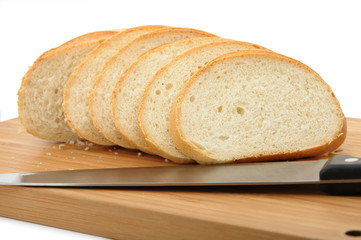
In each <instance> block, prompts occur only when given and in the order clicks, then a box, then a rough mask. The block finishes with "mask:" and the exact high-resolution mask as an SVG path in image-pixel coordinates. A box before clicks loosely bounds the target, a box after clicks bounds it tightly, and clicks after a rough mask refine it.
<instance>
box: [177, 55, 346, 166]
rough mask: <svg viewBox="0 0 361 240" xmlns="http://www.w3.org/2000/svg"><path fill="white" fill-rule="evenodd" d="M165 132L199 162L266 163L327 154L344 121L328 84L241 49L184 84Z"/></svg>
mask: <svg viewBox="0 0 361 240" xmlns="http://www.w3.org/2000/svg"><path fill="white" fill-rule="evenodd" d="M170 133H171V135H172V138H173V141H174V143H175V145H176V147H177V148H178V149H180V150H181V151H182V152H183V153H184V154H185V155H186V156H188V157H189V158H191V159H194V160H196V161H197V162H198V163H200V164H219V163H230V162H235V161H247V162H249V161H266V160H280V159H295V158H302V157H309V156H314V155H319V154H323V153H327V152H330V151H333V150H335V149H336V148H337V147H338V146H340V145H341V144H342V143H343V141H344V139H345V136H346V121H345V117H344V114H343V112H342V110H341V108H340V105H339V102H338V101H337V99H336V97H335V96H334V94H333V92H332V90H331V89H330V87H329V86H328V85H327V84H326V83H325V82H324V81H323V80H322V78H321V77H320V76H319V75H318V74H317V73H316V72H315V71H313V70H312V69H310V68H309V67H307V66H306V65H304V64H303V63H301V62H299V61H297V60H294V59H291V58H289V57H286V56H283V55H280V54H277V53H273V52H266V51H240V52H234V53H229V54H226V55H223V56H220V57H218V58H216V59H214V60H213V61H211V62H210V63H208V64H207V65H206V66H205V67H204V68H202V69H201V70H199V71H198V72H197V73H196V74H195V75H193V77H192V78H191V79H190V80H189V81H188V82H187V83H186V84H185V85H184V87H183V88H182V90H181V91H180V93H179V94H178V96H177V98H176V100H175V103H174V105H173V108H172V112H171V115H170Z"/></svg>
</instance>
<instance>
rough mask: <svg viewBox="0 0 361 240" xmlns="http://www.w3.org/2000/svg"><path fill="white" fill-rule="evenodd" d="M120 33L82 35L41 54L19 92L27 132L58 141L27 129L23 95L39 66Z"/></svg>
mask: <svg viewBox="0 0 361 240" xmlns="http://www.w3.org/2000/svg"><path fill="white" fill-rule="evenodd" d="M117 32H118V31H99V32H95V33H88V34H85V35H81V36H79V37H76V38H74V39H72V40H70V41H68V42H66V43H64V44H62V45H60V46H58V47H56V48H53V49H50V50H48V51H46V52H44V53H43V54H41V55H40V56H39V57H38V58H37V59H36V60H35V62H34V63H33V65H32V66H31V68H30V69H29V70H28V71H27V73H26V74H25V75H24V77H23V78H22V81H21V85H20V88H19V91H18V113H19V119H20V121H21V123H22V125H23V126H24V128H25V129H26V131H27V132H29V133H30V134H32V135H34V136H36V137H39V138H42V139H46V140H52V141H57V140H56V139H49V138H47V137H45V136H42V135H39V134H38V133H37V132H34V131H32V130H30V129H29V127H27V123H25V121H24V120H23V111H22V110H23V109H22V107H21V105H22V102H23V94H24V91H25V90H24V89H26V88H27V87H28V85H29V83H30V76H31V74H32V73H33V71H34V70H35V69H36V68H37V66H38V65H39V64H40V63H41V62H42V61H44V60H46V59H48V58H51V57H53V56H55V55H57V54H59V53H60V52H64V51H68V50H70V49H73V48H76V47H79V46H82V45H88V44H92V43H94V42H101V41H103V40H105V39H107V38H108V37H110V36H112V35H114V34H116V33H117Z"/></svg>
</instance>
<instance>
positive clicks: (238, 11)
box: [0, 0, 361, 240]
mask: <svg viewBox="0 0 361 240" xmlns="http://www.w3.org/2000/svg"><path fill="white" fill-rule="evenodd" d="M149 24H160V25H168V26H178V27H191V28H198V29H201V30H204V31H208V32H211V33H214V34H216V35H218V36H221V37H225V38H231V39H236V40H242V41H248V42H253V43H257V44H259V45H262V46H264V47H267V48H269V49H271V50H273V51H275V52H279V53H282V54H284V55H287V56H290V57H293V58H295V59H298V60H300V61H302V62H303V63H305V64H307V65H308V66H310V67H311V68H313V69H314V70H316V72H318V73H319V74H320V75H321V76H322V77H323V78H324V80H325V81H326V82H327V83H328V84H329V85H330V86H331V88H332V89H333V91H334V93H335V95H336V97H337V98H338V100H339V101H340V103H341V106H342V108H343V110H344V113H345V115H346V116H347V117H356V118H361V107H360V103H361V97H360V90H361V84H360V82H361V60H360V56H361V1H357V0H354V1H352V0H341V1H332V0H302V1H296V0H294V1H289V0H268V1H267V0H253V1H251V0H247V1H242V0H238V1H236V0H233V1H232V0H219V1H212V0H207V1H197V0H182V1H169V0H168V1H161V0H148V1H140V0H129V1H111V0H90V1H86V0H62V1H60V0H43V1H40V0H38V1H35V0H24V1H20V0H9V1H6V0H0V113H1V116H0V120H2V121H4V120H7V119H10V118H14V117H17V105H16V101H17V95H16V94H17V90H18V88H19V86H20V83H21V78H22V77H23V75H24V74H25V72H26V71H27V69H28V67H29V66H31V65H32V63H33V62H34V61H35V59H36V58H37V57H38V56H39V55H40V54H41V53H43V52H44V51H46V50H48V49H50V48H53V47H56V46H58V45H60V44H62V43H63V42H65V41H67V40H70V39H72V38H74V37H76V36H78V35H81V34H84V33H88V32H92V31H98V30H106V29H118V28H129V27H134V26H139V25H149ZM0 230H1V236H2V237H1V239H22V238H25V237H26V238H28V239H29V238H30V239H39V240H40V239H69V240H70V239H101V238H97V237H92V236H88V235H81V234H77V233H73V232H70V231H63V230H58V229H55V228H48V227H42V226H40V225H36V224H29V223H24V222H21V221H14V220H9V219H6V218H0ZM4 236H6V237H5V238H4Z"/></svg>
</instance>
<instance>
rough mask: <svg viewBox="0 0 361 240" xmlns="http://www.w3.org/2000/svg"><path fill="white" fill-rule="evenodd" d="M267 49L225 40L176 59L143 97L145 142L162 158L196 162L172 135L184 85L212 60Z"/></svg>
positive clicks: (141, 127)
mask: <svg viewBox="0 0 361 240" xmlns="http://www.w3.org/2000/svg"><path fill="white" fill-rule="evenodd" d="M247 49H263V50H265V48H263V47H261V46H258V45H256V44H252V43H247V42H239V41H234V40H227V39H223V41H219V42H214V43H208V44H204V45H202V46H199V47H195V48H193V49H191V50H189V51H187V52H185V53H183V54H182V55H179V56H178V57H176V58H174V59H173V60H172V62H170V63H169V64H168V65H166V66H164V67H163V68H162V69H161V70H160V71H158V72H157V73H156V74H155V76H154V77H153V79H152V80H151V82H150V83H149V85H148V86H147V88H146V90H145V91H144V93H143V96H142V99H141V104H140V107H139V111H138V128H139V131H140V133H141V135H142V136H143V138H144V141H145V142H146V143H147V145H148V146H150V147H151V149H152V150H153V151H154V152H156V153H157V154H158V155H160V156H162V157H164V158H167V159H170V160H172V161H174V162H177V163H188V162H192V160H191V159H189V158H188V157H187V156H185V155H184V154H183V153H182V152H181V151H179V150H178V149H177V148H176V147H175V145H174V143H173V141H172V138H171V136H170V134H169V114H170V111H171V108H172V105H173V102H174V99H175V97H176V96H177V94H178V92H179V91H180V89H181V88H182V86H183V85H184V83H185V82H186V81H187V80H188V79H189V78H190V77H191V76H192V74H193V73H195V72H196V71H198V69H199V68H201V67H202V66H204V65H205V64H206V63H207V62H209V61H211V60H212V59H214V58H216V57H218V56H220V55H223V54H225V53H229V52H233V51H237V50H247Z"/></svg>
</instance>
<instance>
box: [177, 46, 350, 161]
mask: <svg viewBox="0 0 361 240" xmlns="http://www.w3.org/2000/svg"><path fill="white" fill-rule="evenodd" d="M245 56H268V57H272V58H276V59H281V60H283V61H287V62H292V63H294V64H297V65H298V66H300V67H302V68H304V69H306V70H307V71H309V72H310V73H312V74H313V75H314V76H315V78H316V79H318V80H319V81H321V82H322V83H323V84H325V86H327V90H328V91H329V92H330V94H331V95H332V97H333V101H334V103H335V104H336V105H337V107H338V108H339V114H340V115H341V116H342V121H340V124H339V131H338V132H337V133H336V134H335V136H334V137H333V139H330V140H329V141H328V142H327V143H326V144H324V145H321V146H315V147H313V148H309V149H304V150H300V151H296V152H292V153H281V154H273V155H259V156H254V157H250V158H244V159H238V160H235V161H236V162H259V161H273V160H285V159H299V158H305V157H311V156H317V155H321V154H325V153H329V152H332V151H334V150H336V149H337V148H338V147H339V146H340V145H341V144H342V143H343V142H344V141H345V138H346V132H347V126H346V118H345V116H344V114H343V112H342V109H341V106H340V104H339V102H338V100H337V99H336V97H335V95H334V94H333V92H332V90H331V88H330V87H329V85H328V84H326V83H325V81H324V80H323V79H322V78H321V77H320V76H319V75H318V74H317V73H316V72H315V71H313V70H312V69H311V68H310V67H308V66H306V65H305V64H303V63H301V62H299V61H297V60H295V59H292V58H289V57H286V56H284V55H281V54H278V53H274V52H269V51H259V50H256V51H255V50H245V51H239V52H232V53H229V54H225V55H222V56H220V57H218V58H216V59H214V60H212V61H211V62H209V63H208V64H207V66H206V67H205V68H202V69H201V70H199V71H198V72H197V73H195V74H194V75H193V76H192V77H191V79H190V80H189V81H188V82H187V83H186V84H185V85H184V87H183V88H182V90H181V91H180V93H179V94H178V96H177V97H176V100H175V103H174V105H173V108H172V111H171V115H170V134H171V136H172V138H173V141H174V143H175V145H176V146H177V148H179V149H181V151H182V152H183V153H184V154H185V155H186V156H188V157H190V158H192V159H197V161H198V159H201V160H200V161H198V162H201V163H203V161H204V163H205V164H209V161H210V162H214V159H213V158H211V157H210V156H209V154H206V153H205V152H204V151H202V150H200V149H199V148H198V147H197V146H195V145H194V144H193V143H191V142H190V141H188V140H187V139H186V138H185V137H184V134H183V132H182V129H181V124H180V113H181V103H182V101H183V99H184V98H185V94H186V93H187V91H188V89H189V88H190V87H191V86H192V84H193V82H194V81H195V80H196V79H197V78H198V76H199V75H201V74H202V73H203V72H204V71H205V69H207V68H209V67H211V66H213V65H216V64H218V63H219V62H222V61H224V60H226V59H232V58H241V57H245Z"/></svg>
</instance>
